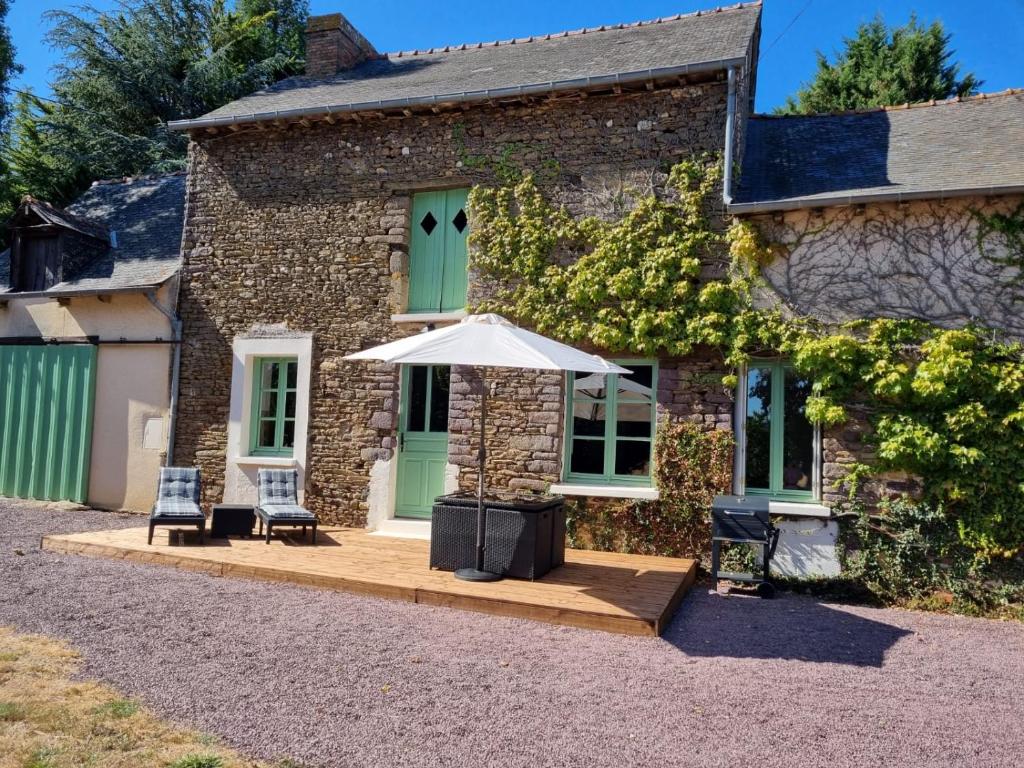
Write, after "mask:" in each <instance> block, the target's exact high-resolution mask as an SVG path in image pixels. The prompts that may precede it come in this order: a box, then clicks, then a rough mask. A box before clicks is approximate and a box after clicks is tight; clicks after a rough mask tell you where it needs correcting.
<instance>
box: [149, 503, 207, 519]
mask: <svg viewBox="0 0 1024 768" xmlns="http://www.w3.org/2000/svg"><path fill="white" fill-rule="evenodd" d="M153 517H194V518H197V519H198V518H201V517H204V515H203V510H201V509H200V508H199V505H198V504H196V503H195V502H194V501H190V500H188V499H160V500H159V501H157V503H156V507H154V508H153Z"/></svg>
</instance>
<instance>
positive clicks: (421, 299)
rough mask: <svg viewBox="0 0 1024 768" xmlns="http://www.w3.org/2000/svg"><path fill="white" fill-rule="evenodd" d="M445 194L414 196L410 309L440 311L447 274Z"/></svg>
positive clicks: (410, 256) (415, 310) (432, 193)
mask: <svg viewBox="0 0 1024 768" xmlns="http://www.w3.org/2000/svg"><path fill="white" fill-rule="evenodd" d="M446 230H447V227H446V226H445V193H444V192H422V193H420V194H418V195H415V196H414V197H413V203H412V243H411V246H410V251H409V311H410V312H438V311H440V309H441V281H442V276H443V273H444V247H445V232H446Z"/></svg>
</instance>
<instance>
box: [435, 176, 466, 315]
mask: <svg viewBox="0 0 1024 768" xmlns="http://www.w3.org/2000/svg"><path fill="white" fill-rule="evenodd" d="M468 195H469V190H468V189H450V190H448V192H447V193H445V218H444V225H445V226H444V232H445V242H444V273H443V278H442V284H441V311H442V312H453V311H454V310H457V309H462V308H463V307H465V306H466V288H467V282H468V273H467V268H468V265H467V263H466V236H467V235H468V234H469V225H468V219H467V216H466V198H467V197H468Z"/></svg>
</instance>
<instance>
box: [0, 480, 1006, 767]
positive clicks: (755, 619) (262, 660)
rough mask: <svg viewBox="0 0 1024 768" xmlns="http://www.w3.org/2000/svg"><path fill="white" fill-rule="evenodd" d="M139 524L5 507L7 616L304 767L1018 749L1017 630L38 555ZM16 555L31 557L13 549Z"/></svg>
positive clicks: (975, 758) (185, 717) (164, 706)
mask: <svg viewBox="0 0 1024 768" xmlns="http://www.w3.org/2000/svg"><path fill="white" fill-rule="evenodd" d="M142 522H143V520H142V519H141V518H138V517H126V516H121V515H113V514H110V513H103V512H92V511H75V512H70V511H60V510H54V509H52V508H45V507H42V506H39V505H33V504H29V503H22V502H11V501H5V500H0V624H7V625H13V626H15V627H17V628H18V629H20V630H22V631H26V632H42V633H45V634H47V635H52V636H55V637H60V638H64V639H67V640H68V641H70V642H71V643H72V644H73V645H75V646H76V647H77V648H78V649H79V650H80V651H82V653H83V654H84V657H85V667H84V670H83V674H85V675H86V676H90V677H96V678H100V679H102V680H105V681H107V682H109V683H111V684H112V685H114V686H116V687H118V688H120V689H121V690H122V691H124V692H126V693H128V694H129V695H133V696H136V697H138V698H140V699H142V700H143V701H145V702H146V703H147V704H149V705H150V706H152V707H153V708H154V709H155V710H156V711H157V712H159V713H161V714H163V715H166V716H169V717H171V718H173V719H175V720H177V721H179V722H182V723H184V724H188V725H192V726H195V727H198V728H201V729H203V730H206V731H209V732H212V733H215V734H219V735H220V736H222V737H223V738H224V739H225V740H226V741H228V742H229V743H231V744H232V745H234V746H235V747H237V748H239V749H241V750H242V751H244V752H247V753H249V754H251V755H253V756H256V757H259V758H264V759H277V758H282V757H285V756H288V757H290V758H292V759H293V760H295V761H296V762H298V763H300V764H302V765H309V766H374V768H384V767H385V766H402V767H403V768H416V767H417V766H432V767H433V766H458V767H459V768H462V766H509V767H516V768H518V767H519V766H530V768H539V767H540V766H552V767H554V766H557V767H558V768H568V767H570V766H586V767H587V768H600V767H602V766H610V767H614V768H624V767H626V766H658V767H659V768H663V767H666V766H682V765H685V766H729V768H737V766H738V767H740V768H745V766H759V767H761V766H764V767H765V768H770V767H771V766H786V768H793V766H828V768H842V767H843V766H859V767H863V766H875V765H899V766H926V765H927V766H943V767H944V768H945V767H947V766H971V767H972V768H984V767H985V766H1000V767H1002V766H1011V765H1020V764H1021V763H1020V760H1021V755H1022V754H1024V626H1021V625H1019V624H1009V623H1005V624H1004V623H997V622H991V621H984V620H976V619H965V618H958V617H947V616H938V615H929V614H923V613H913V612H905V611H892V610H877V609H871V608H859V607H846V606H839V605H827V604H823V603H819V602H816V601H815V600H813V599H810V598H805V597H796V596H783V597H781V598H780V599H777V600H774V601H760V600H757V599H750V598H738V597H728V598H727V597H719V596H716V595H709V594H707V592H706V590H704V589H702V588H700V587H697V588H695V589H694V591H693V592H692V593H691V595H690V596H689V597H688V598H687V599H686V600H685V601H684V603H683V605H682V607H681V608H680V610H679V613H678V614H677V617H676V619H675V621H674V622H673V623H672V625H671V626H670V627H669V629H668V631H667V633H666V634H665V636H664V637H663V638H661V639H660V640H653V639H650V638H629V637H620V636H616V635H610V634H605V633H600V632H589V631H585V630H578V629H571V628H567V627H565V628H563V627H551V626H547V625H544V624H538V623H533V622H528V621H523V620H516V619H501V618H495V617H490V616H484V615H479V614H471V613H463V612H459V611H454V610H448V609H444V608H431V607H428V606H421V605H412V604H408V603H401V602H393V601H386V600H379V599H372V598H363V597H357V596H353V595H346V594H339V593H332V592H324V591H317V590H313V589H306V588H302V587H294V586H287V585H274V584H267V583H261V582H249V581H244V580H235V579H224V578H216V577H211V576H206V575H202V574H196V573H186V572H183V571H177V570H174V569H171V568H165V567H161V566H143V565H136V564H131V563H123V562H112V561H105V560H94V559H88V558H81V557H74V556H68V555H55V554H50V553H43V552H41V551H40V550H39V539H40V536H42V535H43V534H45V533H51V532H67V531H81V530H88V529H99V528H113V527H115V526H126V525H139V524H141V523H142ZM16 550H20V551H21V552H23V553H24V554H21V555H19V554H16Z"/></svg>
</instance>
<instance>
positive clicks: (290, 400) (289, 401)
mask: <svg viewBox="0 0 1024 768" xmlns="http://www.w3.org/2000/svg"><path fill="white" fill-rule="evenodd" d="M284 417H285V418H286V419H294V418H295V393H294V392H289V393H287V394H286V395H285V396H284Z"/></svg>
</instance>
